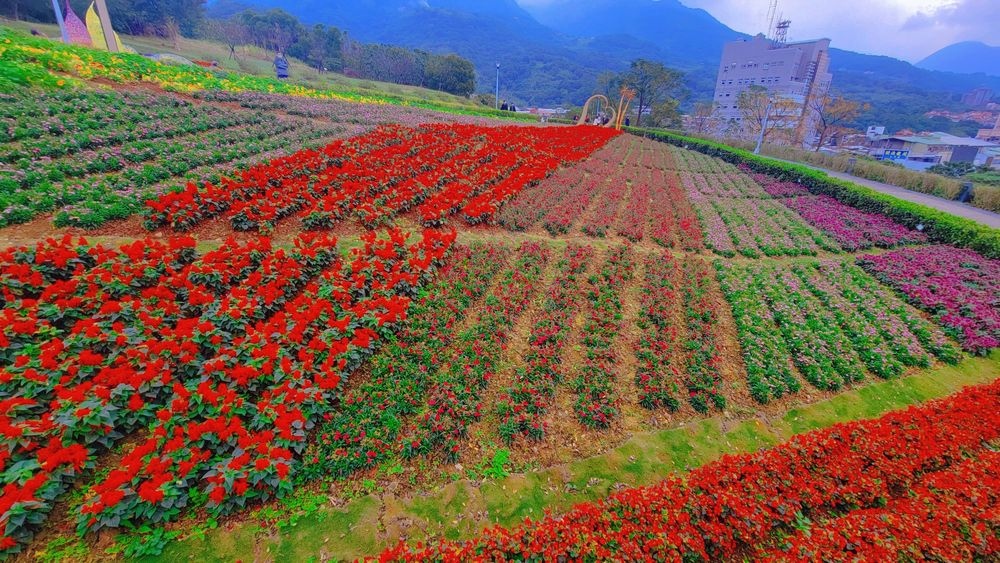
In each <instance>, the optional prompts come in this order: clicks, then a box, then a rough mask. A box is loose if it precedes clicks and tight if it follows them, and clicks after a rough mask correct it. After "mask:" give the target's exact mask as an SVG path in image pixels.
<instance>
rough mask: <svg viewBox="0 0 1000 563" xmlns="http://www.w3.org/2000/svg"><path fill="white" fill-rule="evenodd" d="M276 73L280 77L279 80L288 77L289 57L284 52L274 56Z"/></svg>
mask: <svg viewBox="0 0 1000 563" xmlns="http://www.w3.org/2000/svg"><path fill="white" fill-rule="evenodd" d="M274 73H275V75H276V76H277V77H278V80H284V79H286V78H288V59H286V58H285V55H283V54H282V53H278V54H277V55H275V56H274Z"/></svg>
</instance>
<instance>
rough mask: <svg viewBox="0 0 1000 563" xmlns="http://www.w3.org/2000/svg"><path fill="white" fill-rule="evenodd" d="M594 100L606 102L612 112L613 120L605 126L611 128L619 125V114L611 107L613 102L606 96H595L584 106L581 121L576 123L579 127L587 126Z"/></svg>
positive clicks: (588, 99)
mask: <svg viewBox="0 0 1000 563" xmlns="http://www.w3.org/2000/svg"><path fill="white" fill-rule="evenodd" d="M594 100H601V101H603V102H604V105H605V107H607V108H608V111H609V112H611V120H610V121H608V123H607V124H606V125H605V127H611V126H612V124H613V123H618V119H617V118H618V114H617V112H615V108H613V107H611V100H609V99H608V97H607V96H605V95H604V94H594V95H593V96H591V97H590V98H587V103H585V104H583V111H581V112H580V120H579V121H577V122H576V124H577V125H586V124H587V114H588V113H590V104H591V102H593V101H594Z"/></svg>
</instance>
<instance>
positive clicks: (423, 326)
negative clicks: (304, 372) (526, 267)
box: [301, 245, 507, 479]
mask: <svg viewBox="0 0 1000 563" xmlns="http://www.w3.org/2000/svg"><path fill="white" fill-rule="evenodd" d="M506 260H507V258H506V256H505V251H504V249H503V248H502V247H499V246H495V245H477V246H473V247H471V248H467V247H457V248H456V250H455V253H454V256H453V257H452V258H451V259H450V260H449V262H448V263H447V264H446V266H445V267H444V268H443V270H442V271H441V272H440V275H439V277H438V280H437V281H436V282H435V283H433V284H432V285H431V286H430V288H429V289H428V292H427V294H426V295H425V296H424V297H422V298H421V299H420V300H419V301H416V302H415V303H414V304H413V306H412V307H411V310H410V317H409V319H410V320H409V322H408V323H407V325H406V326H405V327H404V328H403V330H401V331H400V334H399V336H398V338H397V340H396V341H395V342H389V343H388V344H387V345H386V346H385V347H384V348H383V350H382V351H381V352H380V353H379V354H378V355H377V356H376V357H375V358H374V359H373V361H372V364H371V365H372V369H371V375H370V376H369V377H368V378H367V379H366V380H365V381H364V382H363V383H362V384H361V385H360V386H358V387H357V388H356V389H349V390H347V391H346V392H345V394H344V397H343V399H342V401H341V406H340V409H339V410H338V411H337V412H336V413H334V414H333V416H332V417H331V418H330V420H328V421H326V422H324V423H323V424H322V425H321V426H320V427H319V428H318V431H317V439H316V441H315V443H314V444H313V446H312V448H311V449H310V450H309V451H308V452H307V453H306V455H305V456H304V461H305V466H304V468H303V471H302V474H301V475H302V476H303V478H305V479H309V478H315V477H320V476H325V475H335V476H339V477H342V476H346V475H349V474H350V473H353V472H354V471H357V470H359V469H362V468H365V467H369V466H372V465H374V464H376V463H379V462H381V461H383V460H385V459H386V458H387V457H389V456H393V455H397V454H399V452H400V451H402V449H403V447H402V445H401V444H400V436H401V429H402V428H401V427H402V422H403V420H405V417H408V416H412V415H414V414H416V412H417V409H418V408H419V407H420V405H422V404H423V403H424V398H425V397H426V393H427V389H428V387H429V386H430V384H431V382H432V377H433V375H434V374H435V371H436V370H437V369H439V367H440V364H441V361H442V360H443V358H444V356H445V354H446V352H447V350H448V348H449V346H451V345H452V344H453V343H454V342H455V340H456V338H458V337H459V334H458V333H459V326H458V324H459V322H460V321H461V320H462V319H463V318H464V315H465V314H466V312H467V311H468V310H469V309H470V308H471V307H473V305H474V304H475V303H476V302H478V301H479V300H480V299H482V297H483V296H484V294H486V293H487V291H488V290H489V288H490V287H491V285H492V280H493V279H494V278H495V277H496V276H497V275H498V274H499V273H500V271H501V270H502V269H503V268H504V267H505V265H506Z"/></svg>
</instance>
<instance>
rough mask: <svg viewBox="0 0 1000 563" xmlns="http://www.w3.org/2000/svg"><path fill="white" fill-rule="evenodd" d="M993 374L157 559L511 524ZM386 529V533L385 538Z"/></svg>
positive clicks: (989, 364) (622, 450) (935, 373)
mask: <svg viewBox="0 0 1000 563" xmlns="http://www.w3.org/2000/svg"><path fill="white" fill-rule="evenodd" d="M997 378H1000V351H998V352H994V353H993V355H992V356H991V357H989V358H968V359H966V360H965V361H963V362H962V363H961V364H959V365H958V366H954V367H953V366H941V367H937V368H934V369H930V370H927V371H925V372H923V373H920V374H918V375H915V376H912V377H907V378H903V379H898V380H891V381H878V382H875V383H873V384H871V385H868V386H865V387H861V388H857V389H854V390H851V391H847V392H845V393H842V394H840V395H837V396H835V397H833V398H831V399H828V400H824V401H821V402H818V403H814V404H811V405H806V406H801V407H798V408H794V409H791V410H789V411H788V412H786V413H785V414H784V415H782V416H780V417H779V416H775V417H769V418H768V419H766V420H765V419H763V418H750V419H746V420H742V421H731V420H730V421H725V420H723V419H722V418H720V417H715V418H709V419H705V420H701V421H697V422H693V423H688V424H686V425H684V426H681V427H678V428H673V429H669V430H662V431H656V432H648V433H643V434H637V435H635V436H633V437H632V438H631V439H629V440H628V441H627V442H626V443H624V444H623V445H622V446H620V447H618V448H616V449H614V450H612V451H610V452H608V453H606V454H603V455H600V456H597V457H593V458H588V459H583V460H579V461H576V462H573V463H569V464H566V465H561V466H556V467H552V468H548V469H544V470H541V471H536V472H531V473H526V474H518V475H512V476H510V477H507V478H505V479H501V480H489V481H486V482H482V483H480V482H472V481H466V480H463V481H457V482H454V483H451V484H449V485H447V486H445V487H443V488H441V489H439V490H437V491H433V492H431V493H428V494H426V495H420V496H416V497H412V498H397V497H394V496H392V495H390V494H386V495H374V494H373V495H369V496H365V497H362V498H358V499H355V500H353V501H351V502H348V503H347V504H346V505H345V506H343V507H340V508H335V507H333V506H331V505H325V506H322V507H321V508H319V509H318V510H312V511H309V512H308V513H306V514H303V515H301V516H300V517H298V518H297V519H296V520H295V521H294V524H287V525H285V526H282V527H281V529H279V530H275V529H263V528H261V527H260V526H259V525H257V524H255V523H252V522H247V523H241V524H238V525H236V526H234V527H232V528H230V529H226V527H225V526H223V527H221V528H219V529H216V530H211V531H210V532H208V533H207V534H206V535H205V536H204V537H203V538H198V539H187V540H183V541H179V542H174V543H173V544H171V545H170V546H168V547H167V549H166V551H165V552H164V554H163V555H162V556H161V557H160V558H159V559H161V560H170V561H184V560H194V561H233V560H237V559H240V560H243V561H250V560H276V561H281V560H286V561H287V560H294V561H306V560H310V558H315V559H324V558H333V559H353V558H356V557H359V556H364V555H371V554H374V553H377V552H378V551H379V550H380V549H381V548H382V547H384V546H385V544H386V543H387V542H389V541H391V542H394V541H395V539H396V538H399V537H400V536H405V537H407V538H409V539H410V540H413V541H415V540H419V539H422V538H425V537H428V536H435V535H442V536H445V537H448V538H451V539H460V538H464V537H468V536H470V535H472V534H475V533H476V532H478V531H479V530H480V529H482V528H483V527H484V526H486V525H488V524H491V523H498V524H503V525H511V524H515V523H518V522H521V521H523V520H524V519H525V518H538V517H540V516H542V515H543V514H544V511H545V510H552V511H555V512H559V511H562V510H565V509H567V508H568V507H570V506H572V505H574V504H576V503H579V502H582V501H587V500H593V499H597V498H600V497H603V496H606V495H607V494H608V492H609V491H610V490H612V489H613V488H614V487H616V486H621V485H622V484H624V485H630V486H634V485H645V484H651V483H654V482H656V481H657V480H659V479H661V478H663V477H664V476H665V475H667V474H669V473H671V472H675V471H683V470H686V469H690V468H694V467H698V466H701V465H703V464H705V463H708V462H711V461H713V460H715V459H717V458H719V457H720V456H722V455H723V454H728V453H741V452H751V451H755V450H757V449H760V448H763V447H767V446H770V445H773V444H776V443H779V442H782V441H784V440H787V439H788V438H790V437H791V436H793V435H795V434H798V433H802V432H808V431H810V430H815V429H819V428H825V427H828V426H830V425H832V424H835V423H837V422H843V421H848V420H857V419H863V418H872V417H877V416H879V415H881V414H883V413H885V412H888V411H890V410H895V409H900V408H904V407H906V406H908V405H913V404H917V403H921V402H924V401H927V400H929V399H934V398H939V397H944V396H946V395H950V394H952V393H954V392H956V391H957V390H959V389H960V388H962V387H964V386H967V385H975V384H980V383H986V382H989V381H992V380H994V379H997ZM387 537H388V538H393V539H392V540H387V539H385V538H387Z"/></svg>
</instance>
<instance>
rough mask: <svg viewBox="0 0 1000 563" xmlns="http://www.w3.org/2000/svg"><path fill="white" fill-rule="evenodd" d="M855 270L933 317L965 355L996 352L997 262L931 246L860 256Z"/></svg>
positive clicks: (999, 338) (999, 327)
mask: <svg viewBox="0 0 1000 563" xmlns="http://www.w3.org/2000/svg"><path fill="white" fill-rule="evenodd" d="M858 264H860V265H861V267H862V268H864V269H865V270H867V271H869V272H871V274H872V275H874V276H875V277H876V278H878V279H879V280H880V281H882V282H885V283H887V284H888V285H890V286H892V287H894V288H896V289H898V290H899V291H900V292H901V293H902V294H903V295H904V296H906V298H907V299H908V300H909V301H910V302H911V303H913V304H914V305H916V306H917V307H920V308H921V309H924V310H926V311H928V312H930V313H931V314H933V315H934V316H935V317H936V318H937V319H938V320H939V321H940V322H941V323H942V324H943V325H944V327H945V329H946V330H947V331H948V332H950V333H951V334H953V335H955V337H956V338H958V339H959V341H961V342H962V344H963V346H964V347H965V349H966V350H969V351H971V352H976V353H985V352H988V351H989V350H990V349H992V348H996V347H998V346H1000V262H997V261H996V260H989V259H986V258H983V257H982V256H981V255H980V254H978V253H976V252H974V251H972V250H964V249H958V248H955V247H951V246H932V247H926V248H913V249H909V248H908V249H903V250H897V251H895V252H890V253H887V254H882V255H879V256H862V257H860V258H859V259H858Z"/></svg>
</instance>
